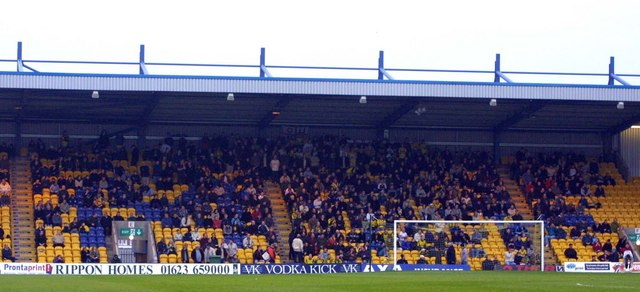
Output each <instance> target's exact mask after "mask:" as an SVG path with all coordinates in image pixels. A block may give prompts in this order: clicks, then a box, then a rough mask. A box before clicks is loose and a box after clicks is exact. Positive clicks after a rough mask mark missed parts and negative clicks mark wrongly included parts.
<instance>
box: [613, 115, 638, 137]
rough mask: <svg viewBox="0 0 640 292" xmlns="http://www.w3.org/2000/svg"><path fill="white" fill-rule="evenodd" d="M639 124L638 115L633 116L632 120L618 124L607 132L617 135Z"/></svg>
mask: <svg viewBox="0 0 640 292" xmlns="http://www.w3.org/2000/svg"><path fill="white" fill-rule="evenodd" d="M638 123H640V115H635V116H633V117H632V118H630V119H628V120H626V121H623V122H622V123H619V124H617V125H615V126H613V127H611V128H609V129H608V130H607V132H609V133H611V134H618V133H620V132H622V131H624V130H626V129H628V128H630V127H631V126H633V125H635V124H638Z"/></svg>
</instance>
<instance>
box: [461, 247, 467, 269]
mask: <svg viewBox="0 0 640 292" xmlns="http://www.w3.org/2000/svg"><path fill="white" fill-rule="evenodd" d="M460 264H461V265H467V264H469V248H468V247H467V246H466V245H463V246H462V250H461V251H460Z"/></svg>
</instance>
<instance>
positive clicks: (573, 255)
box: [564, 243, 578, 260]
mask: <svg viewBox="0 0 640 292" xmlns="http://www.w3.org/2000/svg"><path fill="white" fill-rule="evenodd" d="M564 256H565V257H567V258H568V259H574V260H577V259H578V252H577V251H576V250H575V249H574V248H573V244H571V243H569V247H567V249H565V250H564Z"/></svg>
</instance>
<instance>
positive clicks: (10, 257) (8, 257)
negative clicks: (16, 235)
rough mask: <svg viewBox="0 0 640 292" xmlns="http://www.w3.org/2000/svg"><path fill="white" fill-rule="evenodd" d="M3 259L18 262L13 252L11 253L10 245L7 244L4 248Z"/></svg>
mask: <svg viewBox="0 0 640 292" xmlns="http://www.w3.org/2000/svg"><path fill="white" fill-rule="evenodd" d="M2 259H3V260H10V261H12V262H15V261H16V258H15V257H14V256H13V252H12V251H11V248H10V247H9V245H8V244H5V245H4V247H3V248H2Z"/></svg>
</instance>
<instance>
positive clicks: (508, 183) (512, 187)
mask: <svg viewBox="0 0 640 292" xmlns="http://www.w3.org/2000/svg"><path fill="white" fill-rule="evenodd" d="M498 173H499V174H500V178H501V179H502V182H504V186H505V188H506V189H507V192H509V194H510V195H511V201H512V202H513V203H514V204H515V205H516V209H517V210H518V212H520V215H522V219H524V220H535V218H533V212H532V211H531V208H530V207H529V204H527V199H526V198H525V196H524V194H523V193H522V190H521V189H520V186H518V184H517V183H516V182H515V181H514V180H512V179H511V175H510V173H509V168H508V167H507V166H500V167H498Z"/></svg>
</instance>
